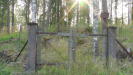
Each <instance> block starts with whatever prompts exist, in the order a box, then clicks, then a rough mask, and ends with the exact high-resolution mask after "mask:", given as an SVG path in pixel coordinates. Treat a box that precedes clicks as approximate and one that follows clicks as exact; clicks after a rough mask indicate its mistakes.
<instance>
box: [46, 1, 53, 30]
mask: <svg viewBox="0 0 133 75" xmlns="http://www.w3.org/2000/svg"><path fill="white" fill-rule="evenodd" d="M51 7H52V0H49V1H48V9H47V12H46V14H47V20H46V24H45V31H48V26H49V24H50V17H51Z"/></svg>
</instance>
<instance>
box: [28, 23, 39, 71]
mask: <svg viewBox="0 0 133 75" xmlns="http://www.w3.org/2000/svg"><path fill="white" fill-rule="evenodd" d="M36 31H37V23H29V24H28V53H27V56H28V57H27V64H26V69H25V70H26V71H27V72H35V71H36V62H37V61H36V60H37V35H36Z"/></svg>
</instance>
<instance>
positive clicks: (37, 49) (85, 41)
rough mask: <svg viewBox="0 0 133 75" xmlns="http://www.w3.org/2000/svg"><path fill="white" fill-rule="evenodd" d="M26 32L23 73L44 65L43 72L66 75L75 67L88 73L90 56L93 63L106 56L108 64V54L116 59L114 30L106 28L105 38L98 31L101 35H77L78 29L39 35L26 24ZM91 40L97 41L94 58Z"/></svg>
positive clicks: (34, 26) (79, 33)
mask: <svg viewBox="0 0 133 75" xmlns="http://www.w3.org/2000/svg"><path fill="white" fill-rule="evenodd" d="M90 29H91V28H90ZM28 31H29V34H28V57H27V66H26V71H36V70H37V69H39V68H40V67H42V66H43V65H44V66H45V68H47V67H52V66H55V68H56V69H57V67H58V69H59V70H63V71H66V72H63V73H66V74H67V73H69V72H68V70H72V68H73V66H74V65H77V67H79V68H81V69H82V68H83V70H84V71H86V72H87V68H88V67H89V64H90V61H91V60H89V59H90V57H91V56H93V57H94V59H95V57H99V56H102V57H105V55H106V60H107V61H108V57H109V53H110V54H111V55H112V56H114V57H115V53H116V43H115V41H114V37H116V27H108V28H107V31H108V33H107V34H102V31H101V29H100V27H99V32H101V33H98V34H93V33H92V32H91V31H90V30H89V31H88V32H79V31H78V29H77V28H70V29H69V30H68V31H60V32H42V31H39V27H38V25H37V24H36V23H29V24H28ZM94 37H95V38H96V39H98V44H97V45H98V48H97V49H98V55H95V52H94V50H93V49H94V47H93V45H94V44H93V42H94V41H93V40H94ZM105 46H106V47H105ZM59 67H60V68H59ZM50 69H51V68H50ZM78 71H80V69H78ZM49 73H50V72H49ZM49 73H48V74H49ZM55 75H56V74H55ZM63 75H64V74H63Z"/></svg>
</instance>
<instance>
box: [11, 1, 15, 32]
mask: <svg viewBox="0 0 133 75" xmlns="http://www.w3.org/2000/svg"><path fill="white" fill-rule="evenodd" d="M14 4H15V2H14V0H12V32H14V28H15V26H14Z"/></svg>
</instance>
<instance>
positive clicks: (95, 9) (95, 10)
mask: <svg viewBox="0 0 133 75" xmlns="http://www.w3.org/2000/svg"><path fill="white" fill-rule="evenodd" d="M98 13H99V0H93V34H98V24H99V19H98ZM93 47H94V48H93V49H94V50H93V52H94V55H95V56H98V55H99V50H98V37H94V38H93Z"/></svg>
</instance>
